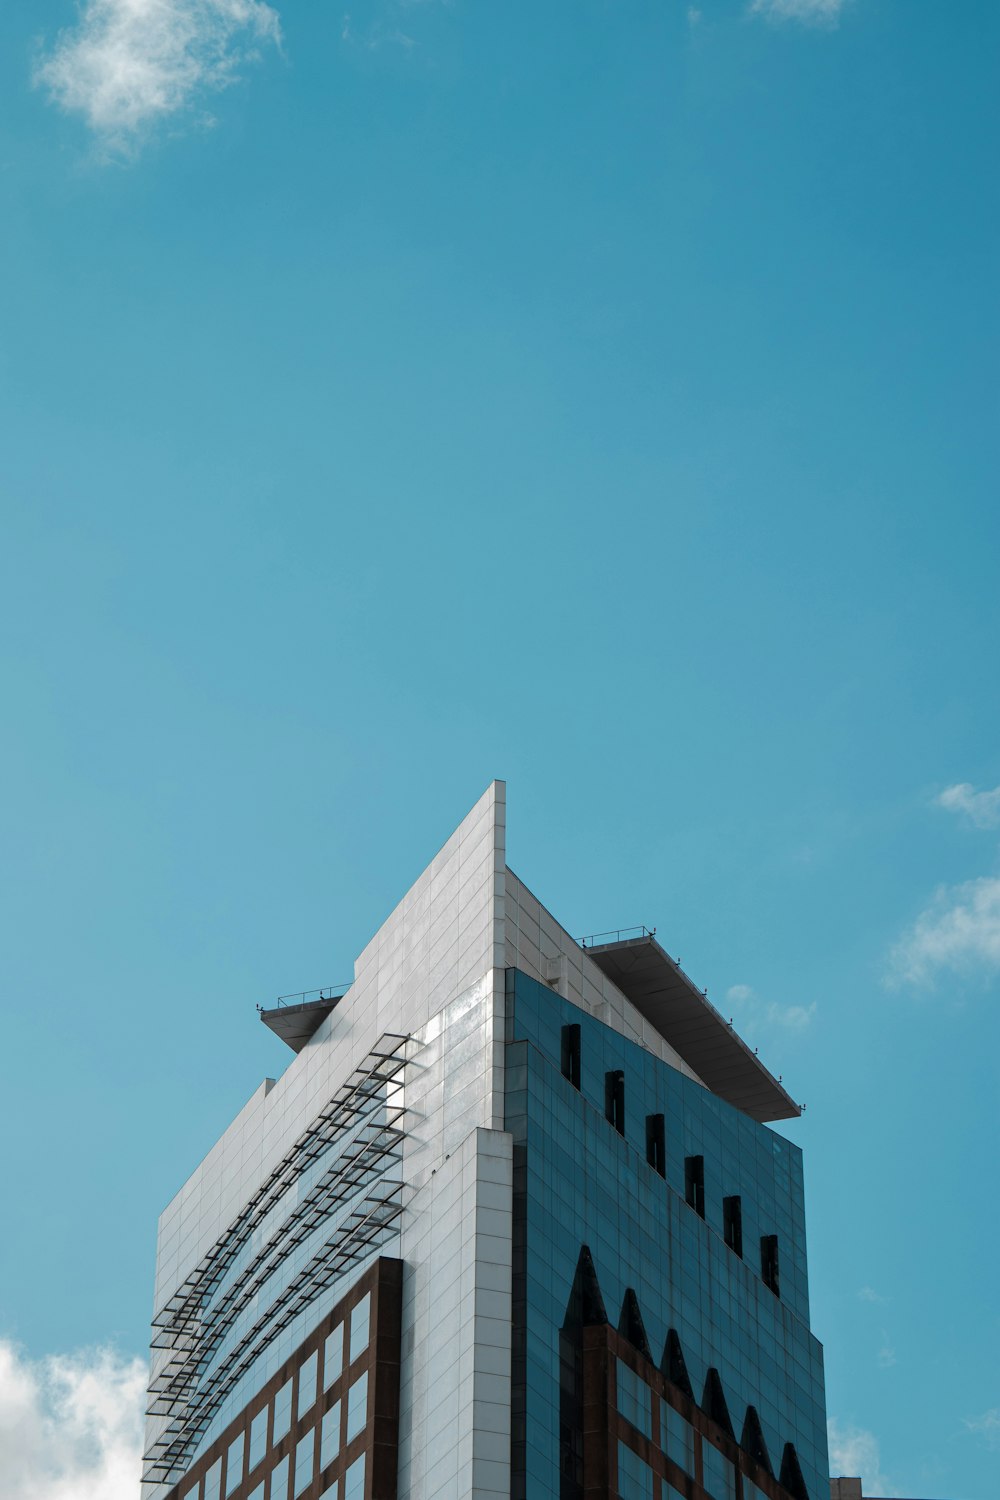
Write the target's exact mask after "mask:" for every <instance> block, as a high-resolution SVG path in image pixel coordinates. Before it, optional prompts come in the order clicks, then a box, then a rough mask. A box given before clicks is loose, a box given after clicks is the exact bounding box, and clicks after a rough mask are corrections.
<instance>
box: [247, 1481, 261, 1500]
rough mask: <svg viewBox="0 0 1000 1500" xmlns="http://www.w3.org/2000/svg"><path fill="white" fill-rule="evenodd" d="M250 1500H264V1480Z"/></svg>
mask: <svg viewBox="0 0 1000 1500" xmlns="http://www.w3.org/2000/svg"><path fill="white" fill-rule="evenodd" d="M250 1500H264V1481H263V1480H261V1482H260V1484H259V1485H258V1486H257V1488H256V1489H255V1490H254V1492H253V1494H252V1495H251V1496H250Z"/></svg>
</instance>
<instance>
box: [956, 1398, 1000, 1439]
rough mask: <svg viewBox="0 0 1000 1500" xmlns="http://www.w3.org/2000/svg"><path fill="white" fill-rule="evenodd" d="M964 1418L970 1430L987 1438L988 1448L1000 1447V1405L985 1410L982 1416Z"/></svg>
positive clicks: (978, 1435)
mask: <svg viewBox="0 0 1000 1500" xmlns="http://www.w3.org/2000/svg"><path fill="white" fill-rule="evenodd" d="M963 1420H964V1425H965V1427H966V1428H967V1429H968V1430H969V1432H974V1433H975V1434H976V1435H977V1437H981V1438H983V1439H985V1442H986V1446H987V1448H1000V1406H994V1407H993V1408H992V1409H991V1410H990V1411H984V1412H983V1414H982V1416H981V1417H965V1418H964V1419H963Z"/></svg>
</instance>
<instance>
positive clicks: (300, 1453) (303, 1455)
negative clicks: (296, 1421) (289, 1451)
mask: <svg viewBox="0 0 1000 1500" xmlns="http://www.w3.org/2000/svg"><path fill="white" fill-rule="evenodd" d="M315 1470H316V1429H315V1427H313V1428H311V1429H310V1431H309V1432H307V1433H306V1434H305V1436H304V1437H300V1438H299V1441H298V1445H297V1447H296V1449H295V1490H294V1494H295V1500H298V1497H299V1495H301V1493H302V1491H303V1490H304V1489H305V1487H306V1485H307V1484H311V1483H312V1480H313V1475H314V1473H315Z"/></svg>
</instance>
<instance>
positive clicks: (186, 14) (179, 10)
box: [35, 0, 281, 150]
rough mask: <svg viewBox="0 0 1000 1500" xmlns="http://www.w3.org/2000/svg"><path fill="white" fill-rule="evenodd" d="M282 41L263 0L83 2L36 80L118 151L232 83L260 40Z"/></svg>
mask: <svg viewBox="0 0 1000 1500" xmlns="http://www.w3.org/2000/svg"><path fill="white" fill-rule="evenodd" d="M280 40H281V26H280V21H279V18H278V13H277V11H276V10H274V9H273V8H272V7H271V6H270V5H268V4H266V3H265V0H82V4H81V8H80V14H79V17H78V19H77V21H76V24H75V25H74V26H71V27H69V28H67V29H66V30H65V31H62V32H60V34H59V36H58V37H57V38H56V40H55V43H54V44H53V46H52V47H51V48H50V49H49V51H48V52H47V53H46V54H45V55H44V56H43V57H42V59H41V61H40V62H39V64H38V67H37V68H36V70H35V81H36V83H38V84H39V85H41V86H42V87H44V88H45V89H47V90H48V93H49V95H50V97H51V98H52V99H53V100H55V102H56V103H57V104H59V105H61V106H62V108H63V109H65V110H68V111H69V112H70V113H73V114H80V115H82V116H83V118H84V119H85V120H86V122H87V124H88V125H89V126H90V128H91V130H93V131H94V133H95V134H96V135H97V136H99V137H100V139H101V140H102V142H103V143H104V144H106V145H109V146H111V147H112V148H114V149H118V150H125V149H127V148H129V147H130V146H134V144H135V142H136V140H137V139H138V138H139V137H140V136H141V135H142V134H143V133H144V132H145V131H147V130H148V129H149V128H150V127H151V126H153V125H156V124H157V123H158V122H160V121H162V120H165V119H167V118H169V117H171V116H177V115H181V114H183V113H184V112H185V111H187V110H189V109H190V108H191V107H192V106H194V105H196V104H197V103H198V102H199V100H201V99H202V98H203V97H204V96H205V95H207V94H209V93H212V92H215V91H217V90H219V89H222V88H226V87H227V86H228V85H229V84H231V83H233V82H235V81H236V79H237V77H238V76H239V72H240V68H241V67H242V66H243V65H244V64H245V63H246V62H248V61H249V60H250V59H251V58H253V57H256V56H257V55H258V53H259V50H260V48H261V46H263V45H265V44H269V43H270V44H277V43H279V42H280Z"/></svg>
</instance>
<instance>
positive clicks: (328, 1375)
mask: <svg viewBox="0 0 1000 1500" xmlns="http://www.w3.org/2000/svg"><path fill="white" fill-rule="evenodd" d="M343 1368H344V1325H343V1323H338V1324H337V1326H336V1328H335V1329H334V1330H333V1332H332V1333H331V1334H329V1335H328V1337H327V1340H326V1348H325V1352H324V1355H323V1386H324V1389H325V1390H329V1389H330V1387H331V1385H333V1382H334V1381H335V1380H337V1379H338V1378H339V1376H340V1373H341V1371H342V1370H343Z"/></svg>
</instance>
